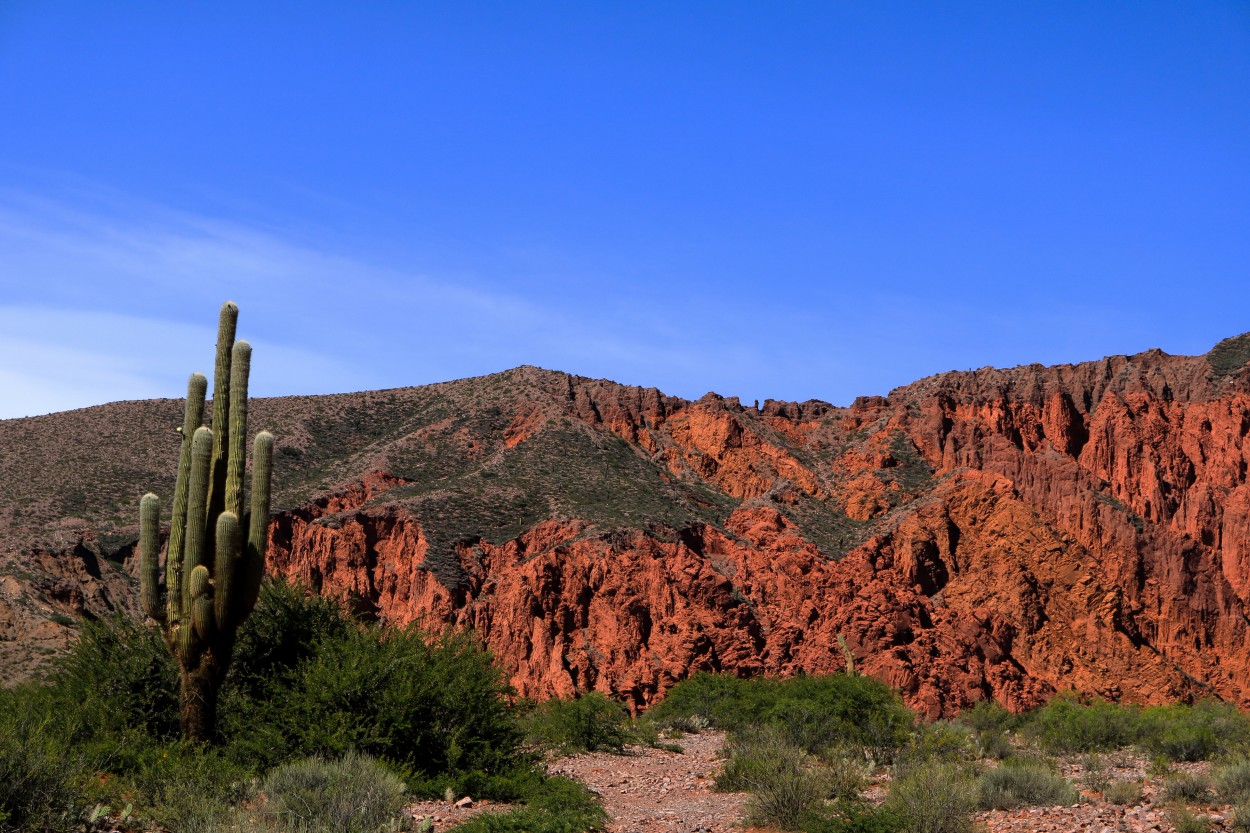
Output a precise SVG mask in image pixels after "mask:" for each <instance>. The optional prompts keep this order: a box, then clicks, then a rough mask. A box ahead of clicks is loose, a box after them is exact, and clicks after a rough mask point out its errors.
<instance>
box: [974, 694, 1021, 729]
mask: <svg viewBox="0 0 1250 833" xmlns="http://www.w3.org/2000/svg"><path fill="white" fill-rule="evenodd" d="M959 722H960V723H962V724H964V725H965V726H967V727H968V728H970V729H972V731H974V732H976V733H977V734H984V733H987V732H988V733H1003V732H1008V731H1010V730H1012V729H1014V728H1016V726H1017V725H1018V724H1019V722H1020V721H1019V718H1017V717H1016V716H1015V715H1014V714H1012V713H1011V712H1009V711H1007V710H1006V709H1005V708H1003V707H1002V706H1000V705H999V704H998V703H996V702H994V701H993V700H981V701H979V702H977V703H976V705H974V706H973V707H972V708H970V709H968V710H967V711H965V712H963V713H962V714H960V715H959Z"/></svg>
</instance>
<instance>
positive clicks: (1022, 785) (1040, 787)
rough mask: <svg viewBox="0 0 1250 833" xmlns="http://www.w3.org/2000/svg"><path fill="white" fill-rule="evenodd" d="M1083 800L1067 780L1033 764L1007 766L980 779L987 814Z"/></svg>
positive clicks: (979, 794) (979, 789) (979, 792)
mask: <svg viewBox="0 0 1250 833" xmlns="http://www.w3.org/2000/svg"><path fill="white" fill-rule="evenodd" d="M1079 797H1080V796H1079V795H1078V793H1077V791H1076V789H1075V788H1074V787H1073V786H1072V784H1071V783H1069V782H1068V780H1067V779H1066V778H1064V777H1063V776H1062V775H1060V774H1059V773H1057V772H1055V771H1054V770H1052V769H1051V768H1049V767H1047V766H1044V765H1039V764H1037V763H1035V762H1032V761H1029V762H1025V763H1020V764H1013V763H1011V762H1007V763H1004V764H1003V765H1001V766H998V767H995V768H994V769H991V770H988V771H987V772H985V773H983V774H982V775H981V777H980V778H979V779H977V803H978V804H979V805H980V807H981V809H983V810H1013V809H1015V808H1017V807H1026V806H1039V807H1049V806H1054V805H1057V804H1075V803H1076V802H1077V800H1078V799H1079Z"/></svg>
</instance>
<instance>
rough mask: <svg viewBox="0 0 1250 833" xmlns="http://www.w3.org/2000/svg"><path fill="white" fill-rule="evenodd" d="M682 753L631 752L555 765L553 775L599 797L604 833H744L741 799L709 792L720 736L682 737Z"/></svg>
mask: <svg viewBox="0 0 1250 833" xmlns="http://www.w3.org/2000/svg"><path fill="white" fill-rule="evenodd" d="M676 743H677V744H678V745H679V746H681V747H682V749H683V750H684V751H682V752H665V751H663V750H660V749H646V748H631V749H630V750H629V751H630V754H628V755H610V754H608V753H605V752H597V753H592V754H587V755H573V756H570V757H566V758H560V759H558V760H556V761H555V762H553V763H552V764H551V766H550V767H549V771H550V772H551V773H552V774H553V775H567V776H570V777H573V778H576V779H578V780H580V781H581V782H582V783H584V784H586V786H588V787H590V788H591V789H592V790H594V791H595V792H597V793H599V795H601V796H603V806H604V808H605V809H606V810H607V811H608V815H609V816H610V817H611V819H612V821H611V823H609V825H608V833H650V831H674V833H731V832H732V833H742V817H743V809H742V807H743V804H745V803H746V798H747V797H746V795H745V794H743V793H718V792H713V791H712V782H713V780H714V779H715V778H716V773H717V772H719V771H720V767H721V759H720V750H721V747H723V746H724V745H725V735H724V733H722V732H712V731H706V732H702V733H700V734H697V735H686V736H685V737H683V738H682V739H681V740H679V741H676Z"/></svg>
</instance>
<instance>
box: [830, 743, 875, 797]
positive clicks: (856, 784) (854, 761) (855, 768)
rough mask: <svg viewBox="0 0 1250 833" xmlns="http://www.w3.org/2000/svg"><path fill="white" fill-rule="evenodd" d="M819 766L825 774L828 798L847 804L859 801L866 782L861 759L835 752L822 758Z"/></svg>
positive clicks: (847, 753) (866, 774)
mask: <svg viewBox="0 0 1250 833" xmlns="http://www.w3.org/2000/svg"><path fill="white" fill-rule="evenodd" d="M821 766H822V767H823V768H824V770H825V773H826V780H827V781H828V786H829V797H830V798H833V799H838V800H841V801H848V802H853V801H856V800H858V799H859V794H860V792H862V791H863V789H864V785H865V783H866V782H867V780H868V771H867V767H866V766H865V764H864V760H863V758H859V757H856V756H855V755H854V754H853V753H850V752H845V751H843V752H835V753H831V754H828V755H826V756H825V757H824V758H822V759H821Z"/></svg>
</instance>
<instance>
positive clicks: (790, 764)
mask: <svg viewBox="0 0 1250 833" xmlns="http://www.w3.org/2000/svg"><path fill="white" fill-rule="evenodd" d="M728 751H729V753H730V754H729V759H728V760H727V761H726V762H725V765H724V767H723V768H722V770H721V773H720V775H718V776H717V779H716V788H717V789H718V790H733V791H747V792H750V793H751V798H750V799H749V800H748V802H747V815H748V818H749V820H750V821H751V823H752V824H756V825H774V826H776V827H780V828H782V829H783V830H796V829H798V827H799V826H800V822H801V820H802V819H805V818H807V817H809V816H813V814H815V815H819V811H820V810H821V809H822V808H823V807H824V803H825V800H826V799H829V798H835V799H842V800H852V799H855V798H858V796H859V791H860V789H861V788H862V786H863V781H864V770H863V765H862V764H861V763H860V762H858V761H856V760H854V759H853V758H851V757H850V756H847V755H838V756H836V757H831V758H830V759H829V760H828V761H827V763H821V762H819V761H818V760H817V759H816V758H815V757H813V756H812V755H809V754H808V753H806V752H804V751H803V750H802V749H800V748H799V747H797V746H795V745H793V744H791V743H790V742H789V741H788V740H787V739H786V737H785V736H784V734H783V733H782V731H781V730H780V729H778V728H777V727H774V726H765V727H763V728H761V729H759V730H757V731H754V732H739V733H738V734H736V735H735V736H734V738H733V740H732V741H731V742H730V744H729V746H728Z"/></svg>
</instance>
